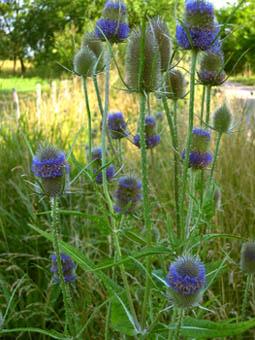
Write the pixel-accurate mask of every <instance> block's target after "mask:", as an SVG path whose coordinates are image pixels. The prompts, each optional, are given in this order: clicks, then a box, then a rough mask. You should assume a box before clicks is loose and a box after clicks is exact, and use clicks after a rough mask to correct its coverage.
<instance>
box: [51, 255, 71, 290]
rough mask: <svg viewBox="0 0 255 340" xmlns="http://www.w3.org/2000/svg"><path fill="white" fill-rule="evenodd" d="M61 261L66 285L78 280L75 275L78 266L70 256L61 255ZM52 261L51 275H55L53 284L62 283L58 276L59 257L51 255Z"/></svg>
mask: <svg viewBox="0 0 255 340" xmlns="http://www.w3.org/2000/svg"><path fill="white" fill-rule="evenodd" d="M60 259H61V266H62V273H63V277H64V281H65V283H73V282H75V280H76V274H75V269H76V265H75V263H74V262H73V260H72V259H71V257H70V256H69V255H66V254H64V253H61V254H60ZM51 261H52V265H51V268H50V271H51V273H52V274H53V282H54V283H56V284H58V283H60V278H59V275H58V272H59V270H58V264H57V256H56V255H55V254H54V255H51Z"/></svg>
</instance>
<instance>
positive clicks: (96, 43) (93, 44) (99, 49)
mask: <svg viewBox="0 0 255 340" xmlns="http://www.w3.org/2000/svg"><path fill="white" fill-rule="evenodd" d="M86 46H87V47H88V48H89V49H90V50H91V51H92V52H93V53H94V54H95V56H96V59H97V61H96V65H95V66H97V67H96V71H97V72H102V71H103V69H104V66H105V62H104V48H103V43H102V42H101V41H100V40H98V39H97V37H96V35H95V32H89V33H86V34H85V35H84V37H83V42H82V47H86Z"/></svg>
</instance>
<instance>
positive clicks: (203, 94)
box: [200, 85, 206, 126]
mask: <svg viewBox="0 0 255 340" xmlns="http://www.w3.org/2000/svg"><path fill="white" fill-rule="evenodd" d="M205 92H206V86H205V85H203V92H202V99H201V111H200V125H201V126H202V125H203V120H204V107H205Z"/></svg>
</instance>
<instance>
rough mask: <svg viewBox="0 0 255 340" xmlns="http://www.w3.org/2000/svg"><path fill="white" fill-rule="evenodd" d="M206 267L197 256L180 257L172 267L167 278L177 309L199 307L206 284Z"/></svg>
mask: <svg viewBox="0 0 255 340" xmlns="http://www.w3.org/2000/svg"><path fill="white" fill-rule="evenodd" d="M205 276H206V275H205V266H204V264H203V263H202V262H201V261H200V260H199V259H198V258H197V257H195V256H180V257H178V258H177V259H176V261H174V262H173V263H172V264H171V265H170V267H169V272H168V274H167V277H166V283H167V284H168V287H169V291H170V297H171V300H172V302H173V304H174V306H175V307H177V308H190V307H194V306H197V305H199V303H200V302H201V300H202V295H203V291H204V288H205V284H206V277H205Z"/></svg>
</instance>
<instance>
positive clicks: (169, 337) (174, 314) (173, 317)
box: [168, 308, 177, 340]
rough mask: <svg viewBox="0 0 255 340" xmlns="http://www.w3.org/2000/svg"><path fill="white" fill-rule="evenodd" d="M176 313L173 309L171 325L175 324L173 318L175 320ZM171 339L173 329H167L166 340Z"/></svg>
mask: <svg viewBox="0 0 255 340" xmlns="http://www.w3.org/2000/svg"><path fill="white" fill-rule="evenodd" d="M176 313H177V309H176V308H174V310H173V316H172V318H171V323H174V322H175V318H176ZM172 339H173V329H172V328H169V332H168V340H172Z"/></svg>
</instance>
